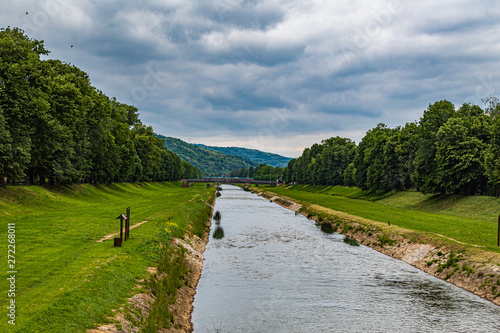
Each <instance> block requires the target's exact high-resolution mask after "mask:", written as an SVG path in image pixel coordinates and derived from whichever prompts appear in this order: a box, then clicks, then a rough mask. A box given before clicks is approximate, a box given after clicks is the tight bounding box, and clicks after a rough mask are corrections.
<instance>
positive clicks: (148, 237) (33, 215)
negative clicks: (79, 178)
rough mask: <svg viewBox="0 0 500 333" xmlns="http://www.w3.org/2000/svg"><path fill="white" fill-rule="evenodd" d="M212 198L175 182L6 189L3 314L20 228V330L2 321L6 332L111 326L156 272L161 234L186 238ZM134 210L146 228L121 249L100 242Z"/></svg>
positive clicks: (0, 201) (0, 195) (2, 199)
mask: <svg viewBox="0 0 500 333" xmlns="http://www.w3.org/2000/svg"><path fill="white" fill-rule="evenodd" d="M211 195H212V196H213V193H212V194H211V191H210V190H208V189H205V188H204V186H203V185H198V186H193V187H189V188H182V187H181V185H180V183H169V182H164V183H137V184H125V183H124V184H112V185H98V186H92V185H78V186H70V187H62V188H52V189H51V188H44V187H39V186H22V187H7V188H6V189H0V219H1V226H2V228H1V230H0V239H2V240H3V243H4V245H3V246H2V248H4V256H3V257H4V264H3V267H4V269H3V270H2V272H1V280H2V281H4V282H2V284H3V286H2V290H3V292H2V293H1V295H0V302H1V304H2V307H3V308H4V311H3V312H2V313H5V312H6V307H7V305H8V302H9V301H10V299H11V298H8V297H7V292H6V290H7V289H8V287H9V284H8V281H7V280H6V278H7V274H6V272H7V271H9V270H11V269H10V268H9V267H8V266H7V244H8V243H7V225H8V223H15V230H16V254H15V256H16V267H15V270H16V271H17V274H16V290H15V298H14V299H15V304H16V325H15V327H14V326H12V325H10V324H8V323H7V320H8V317H7V316H5V315H4V318H3V319H2V320H1V321H0V332H84V331H85V330H86V329H87V328H90V327H92V325H93V324H94V323H100V322H105V321H106V320H107V317H110V316H112V315H113V313H112V312H111V310H112V309H117V308H118V307H119V306H120V304H123V303H124V302H125V300H126V298H127V297H130V296H131V295H132V291H133V288H134V285H136V284H137V283H138V282H137V280H138V279H142V278H144V277H145V276H146V275H147V270H146V268H147V267H148V266H152V265H154V260H155V259H156V258H155V251H154V250H155V249H157V248H158V244H159V241H158V239H159V237H160V235H161V237H163V239H165V238H164V237H165V233H167V234H170V235H171V236H173V235H177V236H179V235H182V234H183V233H184V231H185V230H187V229H188V228H190V227H189V224H190V221H191V220H196V219H201V218H203V216H205V215H203V212H205V214H206V210H207V207H208V205H207V204H206V201H207V200H209V198H210V196H211ZM129 206H130V207H131V225H134V224H136V223H139V222H142V221H148V222H147V223H145V224H143V225H141V226H139V227H137V228H135V229H132V230H131V231H130V237H131V239H130V240H128V241H126V242H124V243H123V246H122V247H116V248H115V247H113V240H112V239H110V240H107V241H104V242H97V241H98V240H99V239H101V238H102V237H104V236H106V235H108V234H112V233H116V232H118V231H119V224H120V223H119V220H116V219H115V218H116V217H118V216H119V215H120V214H121V213H125V212H126V208H127V207H129Z"/></svg>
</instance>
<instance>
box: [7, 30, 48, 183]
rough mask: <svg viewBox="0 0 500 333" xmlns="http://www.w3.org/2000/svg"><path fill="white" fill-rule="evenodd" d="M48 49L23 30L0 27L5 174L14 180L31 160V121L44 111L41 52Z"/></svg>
mask: <svg viewBox="0 0 500 333" xmlns="http://www.w3.org/2000/svg"><path fill="white" fill-rule="evenodd" d="M48 53H49V52H48V51H47V50H46V49H45V48H44V46H43V41H37V40H34V39H30V38H28V37H27V36H25V35H24V31H22V30H20V29H18V28H14V29H10V28H5V29H0V108H2V109H3V117H4V120H5V121H6V124H5V125H4V128H5V130H6V131H8V132H9V134H10V136H11V138H12V142H11V144H10V153H11V155H10V158H9V159H8V160H7V161H5V162H4V171H3V172H4V175H3V176H4V177H7V179H8V181H9V182H10V183H15V182H16V181H18V180H22V179H24V177H25V174H26V170H27V168H28V166H29V163H30V161H31V149H32V141H31V135H32V134H33V133H34V126H33V125H34V122H35V121H36V119H37V118H39V117H36V116H37V115H38V114H43V113H45V112H46V111H47V103H46V102H45V98H44V95H43V93H41V91H40V90H39V89H37V87H38V86H39V84H40V80H41V75H40V55H46V54H48Z"/></svg>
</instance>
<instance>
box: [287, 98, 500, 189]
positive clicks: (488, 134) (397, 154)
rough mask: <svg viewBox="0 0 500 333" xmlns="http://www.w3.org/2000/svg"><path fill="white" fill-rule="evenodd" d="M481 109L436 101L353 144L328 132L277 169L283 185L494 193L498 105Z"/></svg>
mask: <svg viewBox="0 0 500 333" xmlns="http://www.w3.org/2000/svg"><path fill="white" fill-rule="evenodd" d="M483 102H484V103H485V105H486V107H485V108H484V110H483V109H482V108H481V107H479V106H477V105H472V104H468V103H464V104H463V105H462V106H460V107H459V108H456V107H455V106H454V105H453V104H452V103H451V102H449V101H446V100H442V101H437V102H435V103H433V104H430V105H429V107H428V108H427V109H426V110H425V111H424V113H423V116H422V117H421V118H420V120H419V121H416V122H412V123H407V124H406V125H404V126H398V127H396V128H389V127H387V126H386V125H385V124H378V125H377V126H376V127H375V128H372V129H370V130H369V131H368V132H367V133H366V135H365V136H364V137H363V138H362V140H361V142H360V143H359V144H358V145H356V144H355V143H354V142H353V141H351V140H350V139H346V138H340V137H333V138H330V139H327V140H323V141H322V142H321V144H314V145H312V146H311V147H310V148H306V149H305V150H304V152H303V153H302V155H301V156H300V157H298V158H297V159H293V160H291V161H290V162H289V163H288V166H287V167H285V169H284V171H283V180H284V181H285V182H287V183H299V184H316V185H348V186H357V187H360V188H362V189H363V190H369V191H373V192H388V191H394V190H411V189H413V190H418V191H421V192H423V193H436V194H438V193H439V194H446V193H453V194H462V195H479V194H481V195H496V196H497V197H498V196H499V194H500V193H499V190H500V117H499V115H500V103H499V100H498V99H497V98H496V97H489V98H487V99H484V100H483Z"/></svg>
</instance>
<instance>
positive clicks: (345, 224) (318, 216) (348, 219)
mask: <svg viewBox="0 0 500 333" xmlns="http://www.w3.org/2000/svg"><path fill="white" fill-rule="evenodd" d="M252 191H253V192H254V193H256V194H258V195H260V196H263V197H265V198H266V199H269V200H270V201H273V202H275V203H277V204H279V205H281V206H283V207H285V208H288V209H290V210H292V211H294V212H296V213H299V214H302V215H304V216H306V217H308V218H310V219H311V220H314V221H315V222H316V223H317V224H318V225H321V224H326V225H328V226H330V228H329V229H331V230H332V231H337V232H339V233H341V234H344V235H346V236H349V237H352V238H354V239H356V240H357V241H358V242H359V243H361V244H363V245H366V246H369V247H370V248H372V249H374V250H376V251H378V252H381V253H384V254H386V255H389V256H391V257H393V258H395V259H398V260H401V261H404V262H406V263H408V264H410V265H412V266H414V267H416V268H418V269H420V270H422V271H424V272H426V273H428V274H431V275H433V276H435V277H438V278H440V279H443V280H446V281H448V282H450V283H452V284H454V285H456V286H458V287H461V288H463V289H465V290H468V291H470V292H472V293H474V294H476V295H479V296H481V297H482V298H485V299H487V300H489V301H491V302H493V303H494V304H496V305H500V297H499V296H500V267H499V266H500V255H499V254H498V253H495V252H489V251H485V250H482V249H481V248H480V247H477V246H473V245H469V244H464V243H463V242H459V241H456V240H454V239H451V238H447V237H445V236H442V235H430V234H428V233H422V232H417V231H413V230H409V229H404V228H401V227H397V226H395V225H391V224H390V222H388V223H381V222H377V221H373V220H369V219H364V218H360V217H357V216H353V215H349V214H346V213H343V212H339V211H335V210H332V209H329V208H325V207H322V206H318V205H314V204H311V203H305V202H297V201H296V200H293V199H292V198H289V197H286V196H283V195H277V194H276V193H272V192H266V191H265V190H262V189H258V188H257V189H256V188H252Z"/></svg>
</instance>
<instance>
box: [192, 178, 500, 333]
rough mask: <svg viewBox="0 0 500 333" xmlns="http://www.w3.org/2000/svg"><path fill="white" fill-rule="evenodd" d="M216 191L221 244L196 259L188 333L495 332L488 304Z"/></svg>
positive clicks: (247, 199) (236, 194) (494, 311)
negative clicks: (199, 264)
mask: <svg viewBox="0 0 500 333" xmlns="http://www.w3.org/2000/svg"><path fill="white" fill-rule="evenodd" d="M223 188H224V196H222V197H220V198H219V199H217V202H216V207H215V208H216V209H217V210H219V211H220V213H221V214H222V215H223V217H224V222H223V223H222V224H223V225H224V232H225V234H226V237H224V238H221V239H218V240H217V241H210V242H209V243H208V246H207V250H206V251H205V262H204V268H203V274H202V278H201V279H200V282H199V284H198V288H197V294H196V296H195V302H194V311H193V325H194V330H195V332H200V333H202V332H203V333H205V332H214V324H213V323H216V324H217V325H216V326H217V327H218V328H220V331H222V332H500V326H499V325H498V324H497V323H496V322H495V321H494V320H492V318H498V317H499V316H500V311H499V309H498V307H496V306H495V305H493V304H491V303H489V302H486V301H484V300H482V299H481V298H479V297H476V296H474V295H472V294H470V293H467V292H465V291H463V290H462V289H460V288H457V287H455V286H453V285H450V284H448V283H445V282H443V281H441V280H438V279H436V278H433V277H432V276H429V275H427V274H425V273H423V272H421V271H419V270H417V269H415V268H413V267H412V266H409V265H407V264H405V263H403V262H400V261H397V260H395V259H393V258H390V257H388V256H385V255H382V254H380V253H378V252H376V251H374V250H372V249H370V248H368V247H366V246H350V245H349V244H348V243H344V242H343V240H344V236H342V235H339V234H337V233H325V232H322V231H320V230H319V228H316V227H314V223H313V222H312V221H310V220H308V219H306V218H305V217H303V216H302V215H295V214H294V213H293V212H291V211H289V210H287V209H284V208H282V207H280V206H278V205H276V204H273V203H270V202H269V201H268V200H266V199H262V198H259V197H257V196H255V195H253V194H251V193H248V192H245V191H243V190H241V189H239V188H235V187H231V186H227V185H224V186H223ZM217 228H222V227H221V226H220V225H216V224H215V223H214V224H213V225H212V230H213V234H215V232H216V230H217ZM227 235H230V237H228V236H227Z"/></svg>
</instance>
